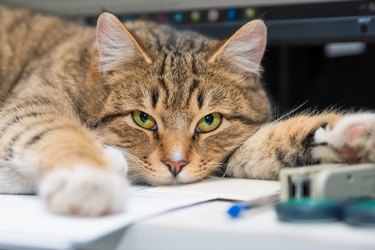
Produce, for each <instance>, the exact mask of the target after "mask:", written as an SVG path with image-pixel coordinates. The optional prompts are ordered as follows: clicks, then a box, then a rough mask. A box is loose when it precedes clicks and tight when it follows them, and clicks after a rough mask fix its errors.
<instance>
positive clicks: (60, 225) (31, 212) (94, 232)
mask: <svg viewBox="0 0 375 250" xmlns="http://www.w3.org/2000/svg"><path fill="white" fill-rule="evenodd" d="M149 189H152V188H142V187H132V189H131V194H130V198H129V200H128V201H127V205H126V209H125V211H124V212H123V213H120V214H117V215H110V216H105V217H100V218H79V217H69V216H58V215H54V214H51V213H50V212H49V211H48V210H47V209H46V207H45V206H44V204H43V203H42V202H41V200H40V199H39V197H37V196H23V195H0V247H2V248H5V249H10V248H13V247H21V248H22V247H24V248H36V249H43V248H44V249H46V248H47V249H72V248H73V247H74V246H75V245H81V244H85V243H88V242H90V241H93V240H95V239H98V238H100V237H102V236H104V235H106V234H108V233H111V232H114V231H116V230H117V229H121V228H124V227H126V226H127V225H129V224H131V223H134V222H136V221H138V220H141V219H145V218H148V217H151V216H153V215H157V214H160V213H163V212H166V211H169V210H172V209H176V208H179V207H184V206H188V205H192V204H195V203H199V202H203V201H207V200H210V199H211V197H210V196H192V195H178V194H163V193H155V192H149Z"/></svg>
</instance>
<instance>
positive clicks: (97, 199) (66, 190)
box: [39, 165, 128, 216]
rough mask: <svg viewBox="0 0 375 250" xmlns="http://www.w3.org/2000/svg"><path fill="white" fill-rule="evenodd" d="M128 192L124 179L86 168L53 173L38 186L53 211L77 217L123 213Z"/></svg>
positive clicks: (111, 173)
mask: <svg viewBox="0 0 375 250" xmlns="http://www.w3.org/2000/svg"><path fill="white" fill-rule="evenodd" d="M127 191H128V185H127V182H126V179H125V178H124V177H123V176H120V175H119V174H117V173H116V172H114V171H105V170H101V169H97V168H93V167H90V166H84V165H79V166H76V167H72V168H64V169H58V170H53V171H51V172H50V173H48V174H47V175H46V176H45V177H44V179H43V180H42V182H41V184H40V186H39V194H40V195H41V197H42V199H43V200H44V201H45V202H46V204H47V206H48V208H49V209H50V210H51V211H53V212H55V213H59V214H68V215H78V216H100V215H105V214H111V213H117V212H119V211H121V210H122V208H123V206H124V203H125V199H126V196H127Z"/></svg>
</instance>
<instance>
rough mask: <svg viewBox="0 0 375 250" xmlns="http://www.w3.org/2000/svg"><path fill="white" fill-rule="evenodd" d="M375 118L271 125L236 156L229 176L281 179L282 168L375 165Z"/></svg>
mask: <svg viewBox="0 0 375 250" xmlns="http://www.w3.org/2000/svg"><path fill="white" fill-rule="evenodd" d="M374 145H375V114H371V113H364V114H346V115H341V114H337V113H323V114H320V115H299V116H296V117H292V118H289V119H287V120H283V121H277V122H274V123H270V124H267V125H265V126H264V127H262V128H261V129H260V130H258V131H257V132H256V133H255V134H254V135H253V136H251V137H250V138H249V139H248V140H246V141H245V142H244V143H243V144H242V145H240V146H239V147H238V149H237V150H236V151H235V152H234V153H233V155H232V156H231V157H230V159H229V161H228V166H227V173H228V175H231V176H234V177H242V178H259V179H277V178H278V173H279V171H280V170H281V169H282V168H288V167H297V166H303V165H311V164H319V163H359V162H375V146H374Z"/></svg>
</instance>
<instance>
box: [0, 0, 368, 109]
mask: <svg viewBox="0 0 375 250" xmlns="http://www.w3.org/2000/svg"><path fill="white" fill-rule="evenodd" d="M0 3H11V4H19V5H23V6H28V7H30V8H33V9H36V10H39V11H42V12H46V13H51V14H55V15H60V16H64V17H66V18H69V19H79V20H80V21H82V22H87V23H89V24H91V25H95V22H96V18H97V16H98V14H100V13H101V12H102V11H103V10H106V11H110V12H112V13H114V14H116V15H117V16H118V17H120V18H121V19H122V20H123V21H126V20H134V19H143V20H153V21H156V22H160V23H168V24H170V25H173V26H175V27H176V28H178V29H193V30H197V31H198V32H201V33H203V34H205V35H207V36H211V37H214V38H218V39H225V38H227V37H228V36H230V35H231V34H232V33H233V32H234V31H235V30H236V29H238V28H239V27H240V26H241V25H242V24H244V23H246V22H247V21H249V20H252V19H255V18H261V19H263V20H264V21H265V22H266V24H267V26H268V29H269V36H268V42H269V45H268V49H267V51H266V54H265V57H264V60H263V66H264V68H265V72H264V77H263V82H264V86H265V88H266V89H267V90H268V93H269V96H270V97H271V100H272V101H273V106H274V111H275V114H276V116H280V115H282V114H284V113H286V112H287V111H289V110H293V109H295V108H296V107H300V109H307V108H316V109H319V110H322V109H326V108H330V107H336V108H342V109H351V110H359V109H365V110H367V109H375V46H374V41H375V1H366V0H363V1H362V0H356V1H332V0H328V1H327V0H326V1H324V0H315V1H314V0H0Z"/></svg>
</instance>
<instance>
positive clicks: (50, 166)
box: [0, 6, 375, 215]
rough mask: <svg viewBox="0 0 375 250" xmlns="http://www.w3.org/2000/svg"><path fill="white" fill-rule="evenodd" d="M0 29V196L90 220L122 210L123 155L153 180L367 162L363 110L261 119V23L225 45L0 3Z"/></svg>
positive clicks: (266, 111) (258, 174) (271, 173)
mask: <svg viewBox="0 0 375 250" xmlns="http://www.w3.org/2000/svg"><path fill="white" fill-rule="evenodd" d="M0 23H1V26H0V98H1V101H2V104H1V111H0V112H1V122H0V158H1V165H0V192H3V193H30V192H34V191H35V189H36V187H38V188H39V191H40V193H41V195H42V197H43V198H44V199H45V201H46V202H47V203H48V205H49V206H50V208H51V209H52V210H54V211H56V212H60V213H73V214H81V215H99V214H103V213H110V212H116V211H118V210H120V209H121V207H122V203H123V197H124V195H123V193H124V192H125V191H124V190H125V189H126V185H125V183H124V182H125V181H124V180H125V178H124V175H125V174H124V173H126V170H125V168H126V165H127V164H126V161H127V162H128V165H129V171H128V176H129V178H130V179H131V180H132V181H134V182H138V183H147V184H151V185H160V184H175V183H185V182H193V181H198V180H201V179H204V178H206V177H207V176H209V175H213V174H216V173H218V172H220V171H225V173H226V174H227V175H229V176H234V177H243V178H263V179H276V178H277V175H278V172H279V170H280V169H281V168H284V167H296V166H300V165H309V164H313V163H321V162H344V161H347V162H365V161H374V160H375V159H374V154H373V151H374V147H373V145H372V144H371V143H373V141H371V140H373V137H374V136H373V135H372V134H371V133H370V132H372V130H374V124H375V116H374V115H372V114H360V115H342V114H337V113H333V112H331V113H324V114H320V115H299V116H296V117H293V118H290V119H287V120H283V121H277V122H271V111H270V104H269V101H268V99H267V96H266V94H265V92H264V90H263V88H262V86H261V84H260V83H259V75H260V66H259V64H260V60H261V58H262V55H263V52H264V48H265V44H266V29H265V26H264V24H263V22H261V21H254V22H250V23H248V24H246V25H244V26H243V27H242V28H241V29H240V30H239V31H237V32H236V33H235V34H234V35H233V36H232V37H231V38H230V39H228V40H227V41H225V42H220V41H215V40H210V39H208V38H206V37H204V36H201V35H198V34H196V33H193V32H177V31H174V30H173V29H171V28H169V27H167V26H159V25H156V24H154V23H147V22H134V23H127V24H126V26H127V28H128V29H129V30H130V31H131V33H130V32H129V31H128V30H127V29H126V28H125V27H124V26H122V24H121V23H120V22H119V21H118V20H117V19H115V18H114V17H113V16H112V15H110V14H103V15H102V16H101V17H100V19H99V21H98V26H97V29H96V31H95V29H93V28H90V27H83V26H78V25H75V24H71V23H68V22H64V21H61V20H59V19H56V18H52V17H46V16H43V15H40V14H35V13H30V12H28V11H26V10H19V9H10V8H8V7H3V6H0ZM270 122H271V123H270ZM336 123H338V125H337V126H336ZM371 129H372V130H371ZM366 143H367V144H366ZM365 144H366V145H365ZM105 145H106V146H105ZM108 146H110V147H108ZM114 148H116V149H118V150H116V149H114ZM120 152H121V153H120ZM108 155H109V156H108ZM123 156H124V157H125V158H126V161H125V160H124V159H123ZM113 159H115V162H113ZM113 167H115V168H116V170H113V169H112V168H113ZM119 172H122V173H123V175H121V174H119Z"/></svg>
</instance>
